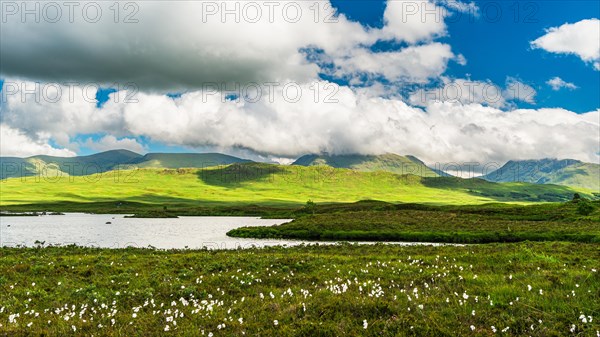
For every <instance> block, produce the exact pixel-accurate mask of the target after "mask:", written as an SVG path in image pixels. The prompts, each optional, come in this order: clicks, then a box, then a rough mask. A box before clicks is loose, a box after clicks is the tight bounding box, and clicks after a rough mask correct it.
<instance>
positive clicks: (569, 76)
mask: <svg viewBox="0 0 600 337" xmlns="http://www.w3.org/2000/svg"><path fill="white" fill-rule="evenodd" d="M475 3H476V4H477V6H478V7H479V8H480V14H479V17H473V16H471V15H469V14H468V13H463V14H455V15H454V18H451V19H449V20H447V21H446V22H447V25H448V32H449V34H448V35H449V36H448V37H444V38H442V39H440V40H441V41H446V42H448V43H449V44H450V45H452V47H453V50H454V51H455V52H456V53H462V54H463V55H464V56H465V57H466V59H467V64H466V65H465V66H461V65H458V64H456V63H450V64H449V69H448V70H447V72H446V74H447V75H449V76H451V77H455V78H466V77H467V75H470V78H471V79H472V80H488V79H489V80H491V81H492V82H494V83H497V84H498V85H500V84H503V83H504V82H505V80H506V78H507V77H513V78H517V79H519V80H521V81H523V82H524V83H526V84H529V85H531V86H532V87H534V88H535V89H536V91H537V93H538V94H537V99H536V103H537V104H535V105H531V104H528V103H524V102H516V103H517V105H518V106H519V107H527V108H529V107H563V108H565V109H568V110H571V111H575V112H588V111H592V110H595V109H598V108H599V107H600V94H599V93H600V73H598V72H594V71H590V66H589V65H586V64H585V63H583V62H581V60H580V59H579V58H578V57H577V56H574V55H556V54H551V53H548V52H546V51H543V50H539V49H538V50H532V49H531V48H530V46H529V42H530V41H533V40H535V39H536V38H538V37H540V36H542V35H544V33H545V30H546V29H548V28H550V27H557V26H560V25H562V24H564V23H574V22H577V21H580V20H583V19H589V18H593V17H596V18H597V17H599V16H600V1H587V0H579V1H577V0H575V1H568V2H567V1H553V0H550V1H518V2H517V1H475ZM332 4H333V5H334V6H336V7H337V8H338V10H339V11H340V12H341V13H344V14H345V15H347V16H348V17H349V18H351V19H353V20H358V21H360V22H362V23H363V24H365V25H369V26H371V27H381V26H382V25H383V21H382V18H383V12H384V9H385V4H386V2H385V1H377V0H375V1H359V0H352V1H344V0H333V1H332ZM497 8H501V11H502V13H501V15H498V14H497V13H498V12H497V11H496V9H497ZM485 13H487V15H486V14H485ZM555 76H558V77H560V78H562V79H563V80H565V81H567V82H571V83H574V84H575V85H577V86H578V87H579V88H578V89H576V90H572V91H571V90H560V91H553V90H552V89H551V88H550V86H548V85H547V84H546V81H548V80H549V79H550V78H552V77H555Z"/></svg>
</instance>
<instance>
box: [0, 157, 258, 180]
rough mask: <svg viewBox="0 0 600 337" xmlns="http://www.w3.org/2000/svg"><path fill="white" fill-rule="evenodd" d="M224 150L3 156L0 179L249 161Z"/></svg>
mask: <svg viewBox="0 0 600 337" xmlns="http://www.w3.org/2000/svg"><path fill="white" fill-rule="evenodd" d="M246 162H250V160H246V159H240V158H237V157H233V156H228V155H225V154H220V153H149V154H146V155H144V156H142V155H140V154H137V153H135V152H131V151H127V150H112V151H106V152H101V153H97V154H93V155H90V156H79V157H52V156H33V157H28V158H15V157H0V179H5V178H12V177H28V176H45V177H55V178H56V177H61V176H85V175H91V174H95V173H104V172H108V171H112V170H115V169H121V170H128V169H129V170H131V169H135V168H186V167H196V168H204V167H209V166H218V165H228V164H233V163H246Z"/></svg>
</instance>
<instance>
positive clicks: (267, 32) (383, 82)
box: [0, 0, 600, 162]
mask: <svg viewBox="0 0 600 337" xmlns="http://www.w3.org/2000/svg"><path fill="white" fill-rule="evenodd" d="M419 1H420V0H419ZM428 1H429V2H430V3H429V4H435V5H436V6H437V7H436V8H446V9H449V10H448V13H450V14H449V16H447V17H445V18H444V20H443V21H442V22H441V25H440V24H439V22H431V20H430V17H428V21H427V22H410V20H408V21H409V22H400V21H399V17H400V14H401V13H400V14H399V12H398V11H401V10H402V8H399V7H394V6H392V4H394V5H395V4H398V3H401V2H400V1H399V0H389V2H387V1H379V0H376V1H375V0H371V1H362V0H350V1H348V0H345V1H344V0H331V4H332V5H333V6H334V7H335V8H336V9H337V11H338V13H340V14H343V15H344V16H345V17H347V18H348V19H349V20H350V21H346V20H341V21H338V22H336V23H330V24H327V23H325V24H322V23H313V22H310V20H309V21H308V22H304V21H301V23H300V24H286V23H283V24H282V23H281V22H277V21H276V22H275V24H273V23H266V24H265V23H263V22H261V23H259V24H248V23H246V24H245V25H242V26H237V25H235V24H233V23H232V22H230V21H229V22H222V21H219V20H216V21H215V22H204V21H202V20H200V16H201V12H200V10H201V8H200V5H199V4H200V2H182V3H171V2H160V1H159V2H147V3H142V2H140V6H141V7H140V10H139V17H136V19H139V20H138V21H139V24H138V25H124V24H121V23H115V22H114V21H113V20H108V21H106V22H104V21H101V22H99V23H98V24H86V23H85V22H81V20H80V22H79V23H77V22H76V23H75V24H72V23H71V24H69V23H65V22H59V23H56V24H44V23H43V22H42V23H41V24H34V23H32V22H27V21H26V22H21V20H14V21H10V20H9V22H8V23H4V24H3V27H2V33H1V34H2V42H1V43H2V49H1V51H0V56H1V57H2V59H3V62H2V65H1V67H0V86H2V84H3V80H4V81H6V83H11V84H15V83H20V82H19V81H22V80H23V79H25V80H27V81H40V82H41V83H42V84H44V83H46V82H48V83H64V82H69V81H71V80H76V81H78V82H80V83H88V82H91V83H97V86H98V87H99V88H100V90H99V91H98V92H97V93H96V94H95V98H96V100H97V101H96V102H93V101H92V102H89V101H85V102H83V101H81V100H79V101H77V100H76V101H75V102H64V101H61V102H60V103H56V102H55V103H49V102H41V103H39V102H32V100H31V98H28V99H27V100H19V99H14V98H15V97H17V96H19V95H20V93H17V94H11V95H12V96H13V101H12V103H10V104H7V103H5V102H1V103H0V127H1V129H0V132H1V134H2V138H3V140H2V144H1V145H2V147H1V148H0V150H1V152H2V153H3V155H4V154H5V153H8V154H10V155H16V156H26V155H28V154H37V153H45V154H55V155H60V154H65V155H74V154H80V155H85V154H90V153H94V152H98V151H102V150H108V149H112V148H127V149H130V150H135V151H137V152H203V151H220V152H225V153H229V154H234V155H235V154H239V155H244V156H246V157H252V158H253V159H262V158H267V159H266V160H270V159H273V158H275V159H277V158H294V157H298V156H300V155H302V154H306V153H315V152H322V151H324V152H329V153H364V154H367V153H384V152H394V153H399V154H412V155H416V156H417V157H420V158H422V159H423V160H425V161H426V162H434V161H442V162H448V161H468V160H498V161H506V160H510V159H529V158H532V159H535V158H543V157H560V158H567V157H568V158H576V159H581V160H587V161H600V155H599V153H600V149H599V148H598V145H597V141H596V139H598V137H600V134H597V133H596V131H598V132H600V126H599V124H600V120H599V118H600V116H599V115H600V112H599V111H600V94H599V92H600V56H598V55H600V52H598V51H596V50H591V52H590V50H589V48H586V45H591V46H592V49H593V45H595V44H597V43H598V42H597V41H594V40H595V36H598V35H599V34H600V33H599V32H595V31H590V29H589V28H590V27H592V29H593V27H596V26H594V25H599V26H598V27H600V23H599V21H598V20H597V19H598V18H599V17H600V2H599V1H554V0H553V1H474V2H470V1H469V0H458V2H457V0H428ZM320 3H321V4H323V3H324V2H320ZM405 3H406V2H405ZM417 3H418V1H417ZM302 4H303V5H307V6H308V5H310V3H308V2H305V1H303V2H302ZM456 5H460V6H459V7H460V8H461V9H462V11H461V10H457V7H453V6H456ZM186 6H192V8H190V7H186ZM194 6H195V7H194ZM452 8H453V9H452ZM465 8H471V9H474V10H467V11H464V9H465ZM107 10H108V9H107ZM305 10H307V12H308V13H310V10H308V8H305ZM166 12H170V13H171V14H170V16H169V15H163V13H166ZM417 15H418V14H417ZM173 17H177V18H178V19H177V20H175V21H174V20H172V18H173ZM215 18H220V16H215ZM384 18H388V19H387V20H386V19H384ZM309 19H310V18H309ZM199 20H200V21H199ZM209 21H210V20H209ZM584 22H585V27H583V26H584V25H583V24H584ZM357 23H358V24H357ZM243 24H244V23H243ZM22 26H26V27H22ZM559 27H560V28H559ZM550 29H554V30H555V31H557V30H558V31H557V34H554V33H552V32H554V31H551V30H550ZM413 30H414V31H413ZM598 30H599V31H600V28H599V29H598ZM280 31H285V32H286V33H285V34H284V35H282V34H280ZM23 32H26V33H27V34H24V33H23ZM74 32H77V33H74ZM411 32H412V33H411ZM559 33H560V34H559ZM411 34H412V35H411ZM553 34H554V35H560V36H563V37H564V36H568V37H569V38H567V39H566V40H565V39H564V38H563V39H562V40H561V39H558V42H557V40H556V39H554V40H552V39H550V40H551V41H548V40H544V41H541V40H540V39H542V38H546V37H549V36H550V37H552V36H554V35H553ZM561 34H562V35H561ZM569 34H570V35H569ZM560 36H559V37H560ZM552 38H555V36H554V37H552ZM573 38H574V39H575V40H576V41H575V42H577V43H575V44H572V43H570V42H571V41H570V40H571V39H573ZM42 40H43V41H45V42H44V43H40V41H42ZM533 41H538V42H536V44H533V45H535V46H533V47H532V42H533ZM582 41H583V42H582ZM586 41H590V42H589V43H587V42H586ZM561 48H562V49H561ZM565 48H566V49H567V52H565V51H564V50H563V49H565ZM599 49H600V47H599ZM557 50H558V51H557ZM595 67H597V69H595ZM272 80H276V81H281V80H287V81H290V80H291V81H295V82H294V83H300V84H302V85H306V87H305V90H307V89H309V88H310V85H312V84H313V83H312V82H310V83H309V81H313V82H314V81H315V80H316V81H321V85H323V84H328V83H334V84H337V85H338V89H339V98H341V100H340V102H339V103H338V104H337V105H327V104H325V105H323V104H320V103H321V102H310V101H307V102H305V101H304V100H303V101H300V102H294V103H293V104H291V103H290V102H287V103H290V104H277V103H275V104H272V103H269V102H265V101H266V100H265V99H263V100H262V101H261V102H259V103H258V104H248V103H246V104H238V103H236V102H234V101H232V100H231V98H235V97H236V95H231V94H229V93H223V95H222V96H223V97H226V98H227V100H225V101H218V100H217V101H210V102H208V103H207V102H204V101H203V102H199V101H198V95H197V93H198V92H199V91H198V90H199V88H200V87H202V85H203V84H204V83H206V82H221V81H223V82H227V83H242V84H244V83H248V82H259V83H262V82H267V81H272ZM465 81H472V82H477V83H490V84H493V85H495V86H498V87H499V88H500V89H502V90H504V91H503V93H502V100H501V101H500V102H498V103H497V104H495V103H494V104H490V103H489V102H487V101H485V100H475V101H473V102H465V101H460V102H458V103H456V102H448V101H444V102H441V103H442V104H441V105H436V104H435V103H436V102H431V101H426V102H418V101H417V100H415V97H418V96H419V94H424V93H427V92H432V91H435V90H436V89H439V88H442V87H443V85H444V84H453V83H464V82H465ZM111 83H121V85H126V84H127V83H134V84H135V85H136V89H137V90H138V92H137V94H136V97H137V98H140V100H139V102H136V103H137V104H123V101H122V100H110V97H111V95H112V96H113V97H114V95H117V94H119V92H118V91H117V88H116V87H114V86H112V84H111ZM551 84H552V85H551ZM510 85H517V87H520V88H524V89H528V90H529V89H532V90H533V94H534V95H533V96H531V97H529V98H531V99H528V98H527V97H510V95H509V94H508V93H507V92H508V88H507V87H508V86H510ZM5 87H6V86H5ZM11 90H14V88H12V89H11ZM77 90H79V88H78V89H77ZM3 93H6V90H4V91H3ZM77 93H79V92H77ZM323 94H327V93H326V92H325V93H322V95H323ZM463 94H464V93H463ZM123 97H124V96H121V98H123ZM321 97H323V96H321ZM315 103H319V104H315ZM450 103H451V104H450ZM455 103H456V104H455ZM518 109H529V110H528V111H526V112H523V111H520V112H519V110H518ZM515 111H517V112H515ZM436 125H437V128H436ZM574 139H575V140H576V141H574ZM23 144H25V145H23Z"/></svg>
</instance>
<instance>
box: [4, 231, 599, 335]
mask: <svg viewBox="0 0 600 337" xmlns="http://www.w3.org/2000/svg"><path fill="white" fill-rule="evenodd" d="M599 261H600V250H599V249H598V245H593V244H582V243H519V244H491V245H469V246H440V247H434V246H397V245H383V244H379V245H348V244H346V245H334V246H305V247H294V248H278V247H274V248H264V249H245V250H234V251H202V250H200V251H191V250H173V251H158V250H150V249H133V248H130V249H124V250H110V249H93V248H77V247H63V248H57V247H51V248H19V249H15V248H0V335H5V336H41V335H46V336H80V335H86V336H87V335H94V336H170V335H173V336H215V337H216V336H243V335H246V336H310V337H313V336H343V335H347V336H457V335H460V336H497V335H500V336H544V337H546V336H596V335H597V334H598V331H599V330H600V317H599V314H600V301H599V297H598V294H600V275H599V273H598V269H600V262H599Z"/></svg>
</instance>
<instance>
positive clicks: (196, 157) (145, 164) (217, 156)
mask: <svg viewBox="0 0 600 337" xmlns="http://www.w3.org/2000/svg"><path fill="white" fill-rule="evenodd" d="M248 162H251V160H247V159H240V158H237V157H233V156H229V155H226V154H221V153H149V154H147V155H145V156H143V157H140V158H137V159H136V160H134V161H132V162H131V164H133V165H136V166H138V167H139V168H186V167H196V168H203V167H210V166H218V165H229V164H233V163H248Z"/></svg>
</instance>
